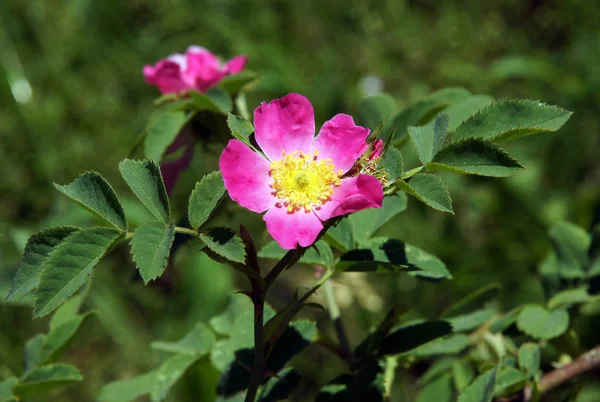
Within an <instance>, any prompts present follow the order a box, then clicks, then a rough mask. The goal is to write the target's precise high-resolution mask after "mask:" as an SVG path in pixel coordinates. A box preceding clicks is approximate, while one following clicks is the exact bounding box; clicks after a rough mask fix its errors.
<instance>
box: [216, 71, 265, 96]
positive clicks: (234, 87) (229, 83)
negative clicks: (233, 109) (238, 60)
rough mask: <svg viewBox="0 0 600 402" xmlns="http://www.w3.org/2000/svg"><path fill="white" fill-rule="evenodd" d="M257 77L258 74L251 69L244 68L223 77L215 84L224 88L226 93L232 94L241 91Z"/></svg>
mask: <svg viewBox="0 0 600 402" xmlns="http://www.w3.org/2000/svg"><path fill="white" fill-rule="evenodd" d="M257 78H258V74H256V73H254V72H252V71H248V70H244V71H242V72H241V73H239V74H234V75H229V76H227V77H225V78H224V79H223V80H222V81H221V82H219V84H218V85H217V86H218V87H219V88H221V89H223V90H225V91H226V92H227V93H230V94H234V93H237V92H240V91H243V90H244V89H245V88H247V87H249V86H252V84H253V83H254V82H255V81H256V80H257Z"/></svg>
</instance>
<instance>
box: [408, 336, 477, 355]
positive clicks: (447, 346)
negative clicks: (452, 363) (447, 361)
mask: <svg viewBox="0 0 600 402" xmlns="http://www.w3.org/2000/svg"><path fill="white" fill-rule="evenodd" d="M468 346H469V336H468V335H466V334H454V335H450V336H448V337H447V338H444V339H438V340H435V341H433V342H430V343H428V344H425V345H423V346H420V347H419V348H417V349H415V350H413V351H411V352H410V353H411V355H413V356H415V357H420V358H424V357H431V356H437V355H455V354H459V353H460V352H462V351H463V350H465V349H466V348H467V347H468Z"/></svg>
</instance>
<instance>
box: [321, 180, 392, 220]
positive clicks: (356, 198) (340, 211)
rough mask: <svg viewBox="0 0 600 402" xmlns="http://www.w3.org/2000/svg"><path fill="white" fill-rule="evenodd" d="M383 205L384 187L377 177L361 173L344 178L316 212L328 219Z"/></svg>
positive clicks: (323, 218) (322, 217)
mask: <svg viewBox="0 0 600 402" xmlns="http://www.w3.org/2000/svg"><path fill="white" fill-rule="evenodd" d="M382 205H383V188H382V186H381V183H380V182H379V180H377V178H376V177H373V176H370V175H367V174H361V175H358V176H356V177H348V178H346V179H343V180H342V184H341V185H340V186H339V187H336V188H335V190H334V193H333V194H332V195H331V197H330V199H329V201H327V202H325V203H324V204H323V205H321V206H320V207H319V208H316V209H315V213H316V214H317V216H318V217H319V218H321V220H323V221H326V220H328V219H331V218H335V217H336V216H341V215H346V214H349V213H352V212H357V211H360V210H363V209H367V208H381V206H382Z"/></svg>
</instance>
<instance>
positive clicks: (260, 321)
mask: <svg viewBox="0 0 600 402" xmlns="http://www.w3.org/2000/svg"><path fill="white" fill-rule="evenodd" d="M251 283H252V290H253V292H252V303H253V304H254V365H253V366H252V374H251V375H250V383H249V384H248V391H247V392H246V399H245V402H254V399H255V398H256V393H257V392H258V388H259V387H260V384H261V383H262V380H263V375H264V372H265V367H266V362H265V339H264V338H265V334H264V313H265V291H264V288H263V287H262V285H261V284H259V283H258V282H257V281H254V280H251Z"/></svg>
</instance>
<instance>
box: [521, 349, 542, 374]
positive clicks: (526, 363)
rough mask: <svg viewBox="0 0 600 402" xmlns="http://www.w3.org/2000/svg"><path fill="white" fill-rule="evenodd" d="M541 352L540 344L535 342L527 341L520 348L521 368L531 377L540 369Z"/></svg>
mask: <svg viewBox="0 0 600 402" xmlns="http://www.w3.org/2000/svg"><path fill="white" fill-rule="evenodd" d="M540 361H541V353H540V347H539V345H537V344H535V343H525V344H523V345H521V347H520V348H519V368H520V369H521V370H523V371H524V372H525V374H527V376H528V377H529V378H531V377H533V376H534V375H535V373H537V371H538V370H539V369H540Z"/></svg>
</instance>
